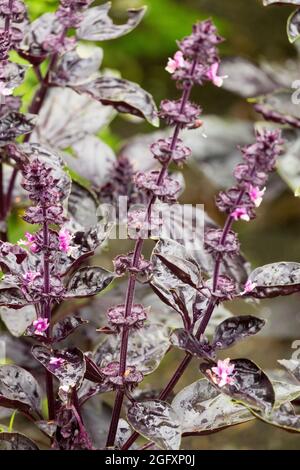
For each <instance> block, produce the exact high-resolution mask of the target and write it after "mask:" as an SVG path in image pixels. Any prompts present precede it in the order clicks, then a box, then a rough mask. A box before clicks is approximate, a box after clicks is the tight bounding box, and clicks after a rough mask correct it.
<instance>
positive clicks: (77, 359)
mask: <svg viewBox="0 0 300 470" xmlns="http://www.w3.org/2000/svg"><path fill="white" fill-rule="evenodd" d="M32 354H33V356H34V357H35V359H36V360H37V361H39V362H40V363H41V364H42V365H43V366H44V367H45V368H46V369H47V370H48V371H49V372H51V374H53V375H54V376H55V377H56V378H57V379H58V380H59V382H60V386H63V387H66V388H69V387H70V388H75V387H76V388H79V387H80V386H81V384H82V381H83V379H84V374H85V360H84V355H83V353H82V351H80V349H77V348H72V349H65V350H57V349H50V348H47V347H45V346H33V348H32ZM51 359H52V360H53V359H58V360H61V364H60V365H59V366H57V365H52V364H51Z"/></svg>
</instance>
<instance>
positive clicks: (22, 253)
mask: <svg viewBox="0 0 300 470" xmlns="http://www.w3.org/2000/svg"><path fill="white" fill-rule="evenodd" d="M0 255H1V258H0V266H1V269H2V270H3V272H5V273H6V272H10V273H12V274H15V273H17V272H19V271H20V269H21V267H20V265H21V264H22V263H23V261H24V260H25V259H26V258H27V256H28V252H27V251H26V250H24V248H21V247H20V246H18V245H13V244H12V243H8V242H0Z"/></svg>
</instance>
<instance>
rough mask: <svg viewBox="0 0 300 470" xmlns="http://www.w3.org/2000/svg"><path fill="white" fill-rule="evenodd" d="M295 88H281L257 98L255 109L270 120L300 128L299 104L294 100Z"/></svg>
mask: <svg viewBox="0 0 300 470" xmlns="http://www.w3.org/2000/svg"><path fill="white" fill-rule="evenodd" d="M293 93H294V90H279V91H275V92H273V93H270V94H267V95H264V96H261V97H259V98H257V100H256V102H257V104H256V105H255V106H254V107H255V110H256V111H257V112H259V113H261V114H262V115H263V116H264V118H265V119H266V120H268V121H273V122H276V123H279V124H289V125H290V126H292V127H295V128H297V129H299V128H300V111H299V105H298V104H296V103H295V102H294V100H293V97H292V95H293Z"/></svg>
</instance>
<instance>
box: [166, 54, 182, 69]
mask: <svg viewBox="0 0 300 470" xmlns="http://www.w3.org/2000/svg"><path fill="white" fill-rule="evenodd" d="M185 64H186V62H185V60H184V58H183V53H182V52H181V51H177V52H176V54H175V55H174V58H173V59H172V58H171V57H170V58H169V60H168V65H167V66H166V71H167V72H169V73H171V74H173V73H175V72H176V70H177V69H181V68H183V67H184V66H185Z"/></svg>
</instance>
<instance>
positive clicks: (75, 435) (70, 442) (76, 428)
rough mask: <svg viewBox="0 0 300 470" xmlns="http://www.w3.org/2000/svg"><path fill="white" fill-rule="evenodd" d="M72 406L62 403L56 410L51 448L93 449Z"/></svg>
mask: <svg viewBox="0 0 300 470" xmlns="http://www.w3.org/2000/svg"><path fill="white" fill-rule="evenodd" d="M75 411H76V410H75V408H74V406H70V405H69V404H67V403H63V404H62V405H61V406H60V407H59V409H58V410H57V411H56V423H57V430H56V433H55V438H54V442H53V444H52V448H53V449H54V450H93V445H92V443H91V440H90V437H89V435H88V434H87V432H86V430H85V427H84V426H81V425H80V418H79V417H78V413H77V412H75Z"/></svg>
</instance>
